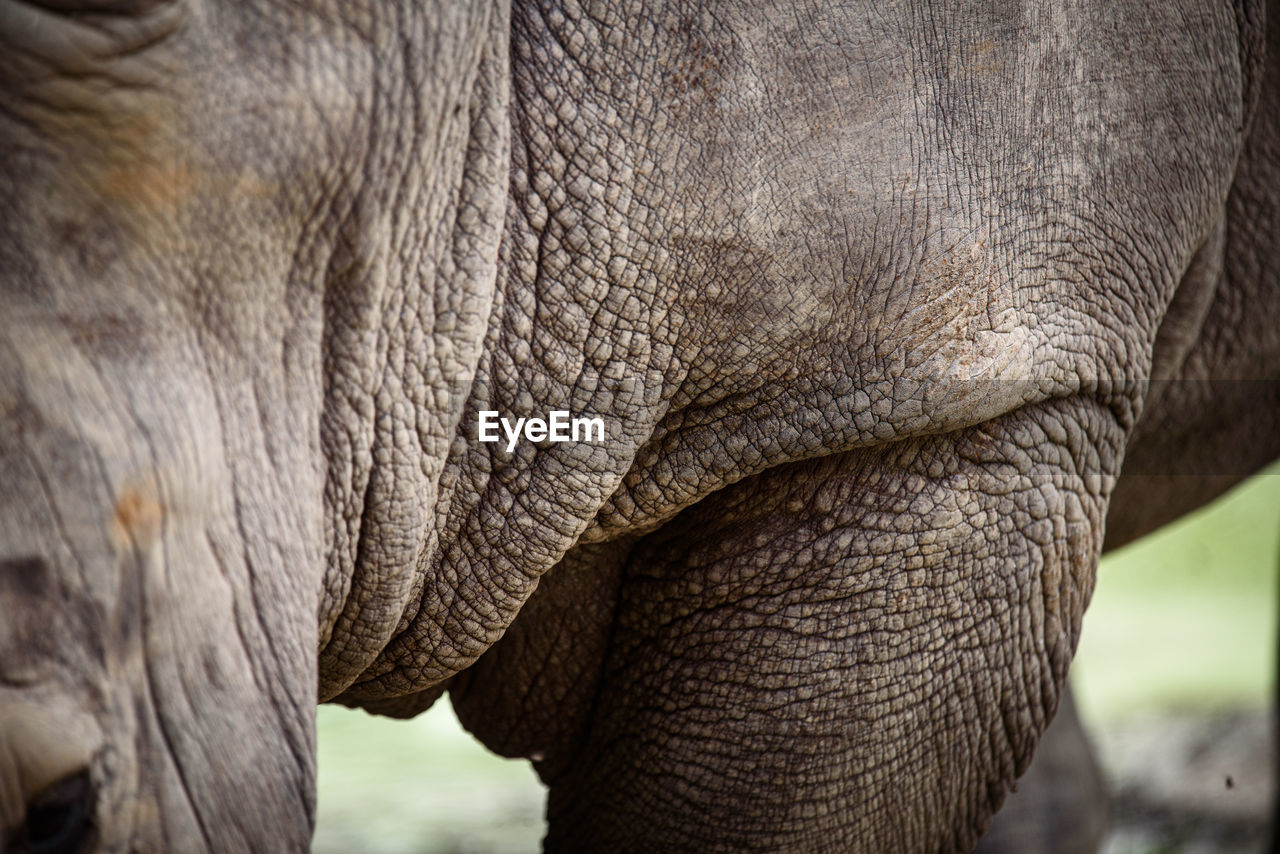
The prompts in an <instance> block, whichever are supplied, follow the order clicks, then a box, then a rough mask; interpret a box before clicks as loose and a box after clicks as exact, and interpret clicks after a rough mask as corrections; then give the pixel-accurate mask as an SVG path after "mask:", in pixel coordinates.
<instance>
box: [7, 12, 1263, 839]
mask: <svg viewBox="0 0 1280 854" xmlns="http://www.w3.org/2000/svg"><path fill="white" fill-rule="evenodd" d="M94 6H98V7H100V11H99V12H98V13H89V14H85V13H84V12H83V10H84V9H86V8H88V9H92V8H93V7H94ZM1050 6H1051V7H1052V8H1050ZM1273 17H1275V16H1273ZM1263 19H1264V15H1263V10H1261V9H1259V8H1255V7H1253V6H1247V7H1246V8H1235V7H1233V6H1231V5H1230V4H1228V3H1215V2H1208V3H1204V2H1192V0H1173V2H1153V3H1150V4H1140V3H1136V2H1132V3H1125V2H1122V3H1119V4H1117V3H1114V2H1108V3H1102V2H1098V0H1078V2H1068V3H1065V4H1049V5H1043V4H1038V3H1037V4H1029V7H1028V8H1022V7H1021V6H1020V5H1019V4H1016V3H1004V2H992V3H988V4H978V5H974V4H959V3H956V4H952V5H945V4H934V5H922V4H919V3H916V2H900V3H899V2H893V0H890V2H888V3H877V4H871V5H861V4H858V5H850V6H848V7H843V8H828V4H825V3H823V4H812V5H810V4H807V3H802V4H800V5H799V6H794V5H793V4H792V3H790V2H787V3H781V2H779V3H777V4H774V3H770V2H745V0H744V2H729V3H718V4H714V5H713V6H711V5H709V6H708V8H705V9H695V8H692V6H690V5H687V4H672V8H671V9H669V10H666V9H661V8H658V7H657V4H648V7H647V8H646V7H644V6H642V5H638V4H627V3H621V2H613V3H600V4H586V5H584V6H579V5H576V4H575V5H571V6H567V7H565V8H563V9H561V8H556V7H550V6H547V7H543V6H537V7H535V6H534V5H533V4H520V6H519V7H518V8H512V9H508V8H505V7H504V6H502V5H500V4H497V3H491V2H487V0H486V2H475V3H472V4H465V3H461V2H456V3H455V2H450V3H439V4H432V3H422V4H413V5H410V4H404V5H403V6H400V5H396V4H387V3H375V2H371V0H344V2H342V3H338V2H328V3H326V2H306V1H305V0H303V2H295V3H289V4H285V3H274V2H269V0H245V2H244V3H239V4H214V3H205V2H201V0H174V2H164V0H159V2H156V0H118V2H109V0H100V2H96V3H95V2H94V0H83V2H75V0H39V2H37V1H36V0H0V151H2V152H3V156H2V157H0V327H2V329H3V331H2V332H0V482H2V483H3V490H0V493H2V494H0V560H2V561H3V563H2V564H0V608H2V609H3V615H4V619H3V621H2V622H0V828H2V830H3V834H4V838H7V839H8V840H9V842H10V845H11V847H13V848H14V849H15V850H20V845H21V844H24V843H23V842H22V840H23V839H24V838H26V837H27V836H29V835H30V834H31V833H32V832H34V831H32V829H31V828H30V827H24V822H27V821H28V818H27V816H28V808H27V804H28V802H29V801H34V802H35V804H36V808H37V813H38V814H39V815H41V816H46V817H47V816H48V814H49V812H50V810H56V809H58V808H63V809H65V810H67V811H68V812H70V811H72V809H73V808H75V807H78V806H83V808H84V809H85V810H86V811H87V812H86V815H88V816H89V817H90V818H89V820H88V821H86V822H84V823H82V824H81V825H79V829H77V828H76V827H72V828H71V829H70V830H69V831H68V834H70V835H69V836H68V839H70V840H71V841H72V842H75V841H76V837H77V835H79V834H80V833H81V832H83V833H84V835H85V837H86V838H85V840H84V841H85V843H86V844H88V843H90V842H92V843H96V844H97V845H98V846H99V847H100V848H101V849H102V850H111V851H116V850H138V851H178V850H181V851H194V850H199V849H201V848H207V849H209V850H214V851H240V850H258V851H264V850H283V849H289V848H295V849H297V848H303V847H304V846H305V845H306V844H307V840H308V838H309V834H310V831H311V824H312V819H313V814H314V794H313V782H314V776H315V760H314V753H313V741H314V718H313V710H314V704H315V701H316V699H317V696H318V698H319V699H320V700H332V699H336V700H338V701H340V702H343V703H348V704H354V705H363V706H365V707H366V708H370V709H373V710H377V711H382V712H387V713H393V714H404V715H407V714H413V713H415V712H417V711H419V710H421V709H423V708H425V707H426V706H428V705H429V704H430V703H431V702H432V701H433V700H434V699H435V698H436V697H437V696H438V695H439V694H440V693H442V692H443V690H445V689H446V687H449V688H451V690H452V691H453V696H454V700H455V703H456V705H457V708H458V710H459V713H460V715H461V716H462V718H463V720H464V722H466V724H467V725H468V726H469V727H471V728H472V730H473V731H474V732H476V733H477V734H478V735H479V736H480V737H481V738H482V739H483V740H484V741H485V743H486V744H488V745H489V746H490V747H492V748H494V749H496V750H498V751H500V752H502V753H506V754H509V755H522V756H531V757H535V758H536V759H537V768H538V770H539V772H540V773H541V774H542V776H543V778H544V779H545V780H547V781H548V782H549V783H550V785H551V795H550V802H549V808H548V809H549V818H550V831H549V835H548V838H547V842H546V844H547V847H548V848H549V849H550V850H554V851H568V850H592V851H598V850H610V849H611V848H613V849H619V850H655V851H667V850H688V849H696V850H702V851H739V850H743V849H745V848H748V847H750V848H756V849H762V850H790V851H827V850H839V851H848V850H855V851H964V850H967V849H969V848H970V847H972V845H973V844H974V842H975V841H976V839H977V837H978V835H979V833H980V832H981V830H982V829H983V827H984V826H985V825H986V823H987V821H988V819H989V817H990V815H991V814H992V812H993V811H994V810H995V809H996V807H997V806H998V805H999V804H1000V802H1001V801H1002V799H1003V798H1004V795H1005V792H1006V791H1007V790H1008V788H1009V786H1010V784H1011V783H1012V782H1013V780H1014V778H1015V777H1016V776H1017V774H1018V773H1019V771H1021V770H1022V769H1023V768H1024V767H1025V766H1026V764H1027V763H1028V761H1029V759H1030V756H1031V753H1032V749H1033V747H1034V745H1035V743H1036V741H1037V738H1038V737H1039V734H1040V733H1041V731H1042V730H1043V729H1044V728H1045V726H1046V724H1047V722H1048V721H1049V720H1050V718H1051V716H1052V715H1053V713H1054V709H1055V707H1056V705H1057V703H1058V697H1059V692H1060V688H1061V686H1062V684H1063V680H1064V677H1065V674H1066V669H1067V665H1068V662H1069V660H1070V658H1071V653H1072V650H1073V649H1074V647H1075V643H1076V637H1077V633H1078V629H1079V625H1080V617H1081V614H1082V612H1083V609H1084V607H1085V604H1086V602H1087V601H1088V598H1089V593H1090V590H1091V587H1092V578H1093V571H1094V566H1095V561H1096V558H1097V555H1098V553H1099V551H1100V549H1101V548H1102V545H1103V536H1104V533H1103V532H1104V518H1105V517H1107V514H1108V506H1109V505H1111V506H1112V511H1113V512H1112V513H1111V517H1110V518H1111V522H1110V524H1109V526H1108V528H1107V530H1108V536H1120V537H1122V538H1123V537H1125V536H1132V535H1135V534H1136V533H1137V532H1139V531H1141V530H1145V529H1147V528H1149V527H1151V526H1153V525H1154V524H1157V523H1158V521H1159V520H1161V519H1163V518H1165V517H1168V516H1172V515H1176V514H1177V513H1178V512H1181V511H1182V510H1184V509H1186V508H1187V507H1190V506H1194V505H1195V504H1197V503H1199V502H1200V501H1202V500H1204V498H1205V497H1206V496H1207V495H1209V494H1212V493H1213V492H1215V491H1220V490H1221V489H1222V488H1224V487H1225V485H1226V483H1227V482H1230V481H1231V480H1233V479H1235V478H1237V477H1239V476H1240V475H1242V474H1243V473H1245V472H1247V471H1250V470H1252V469H1253V468H1255V467H1257V466H1258V465H1260V464H1262V463H1263V462H1264V461H1266V460H1268V459H1270V458H1272V457H1274V456H1276V455H1277V452H1278V451H1280V449H1278V448H1277V446H1276V443H1277V436H1276V431H1275V430H1270V431H1268V430H1265V429H1261V425H1266V424H1270V425H1272V426H1274V425H1275V423H1276V420H1275V419H1276V411H1277V408H1280V407H1278V406H1277V400H1276V393H1275V388H1276V386H1275V383H1274V381H1275V379H1276V372H1277V365H1278V364H1280V342H1278V340H1277V331H1276V330H1277V323H1276V317H1277V312H1276V311H1275V308H1276V304H1275V303H1276V297H1275V293H1276V286H1277V261H1276V258H1277V251H1276V246H1277V235H1276V229H1277V223H1278V222H1280V212H1277V209H1276V203H1275V198H1274V195H1273V193H1272V189H1273V188H1274V186H1275V183H1274V179H1275V177H1276V175H1277V166H1276V145H1277V142H1276V140H1277V114H1278V113H1280V110H1278V109H1277V97H1276V93H1277V83H1278V82H1280V81H1278V80H1277V79H1276V75H1275V72H1274V70H1272V69H1273V68H1274V66H1265V70H1264V63H1263V61H1262V57H1263V51H1262V42H1263V39H1262V32H1263V30H1262V27H1263ZM1259 99H1261V106H1259V107H1257V109H1255V105H1257V104H1258V103H1259ZM1152 378H1155V379H1176V380H1207V379H1219V380H1246V379H1248V380H1258V381H1262V382H1258V383H1253V384H1242V383H1232V382H1226V383H1200V382H1181V383H1176V384H1174V385H1170V386H1168V387H1165V386H1161V385H1150V384H1148V382H1147V380H1149V379H1152ZM481 409H495V410H499V411H501V412H503V413H504V414H508V415H511V416H530V415H542V414H544V413H545V412H546V411H547V410H550V409H569V410H571V411H573V412H574V413H575V414H579V415H596V416H600V417H602V418H604V419H605V421H606V424H607V429H608V436H607V441H606V442H604V443H603V444H596V445H591V444H583V443H579V444H546V443H544V444H542V445H540V446H537V445H533V444H523V445H521V446H519V447H518V448H517V449H516V450H515V451H514V452H513V453H507V452H506V451H505V450H503V448H502V446H501V445H494V444H481V443H479V442H477V441H476V420H477V412H478V410H481ZM1152 413H1157V414H1158V417H1157V416H1156V415H1153V414H1152ZM1206 428H1211V435H1201V434H1202V433H1204V431H1205V430H1206ZM1127 445H1128V446H1132V448H1131V450H1130V452H1129V454H1128V456H1129V458H1130V461H1131V462H1132V461H1133V460H1146V464H1147V465H1148V467H1149V468H1150V470H1151V471H1152V472H1156V473H1155V474H1153V475H1152V477H1160V478H1164V477H1171V475H1167V474H1161V473H1160V472H1165V471H1166V469H1165V468H1161V467H1162V466H1166V465H1167V461H1168V460H1170V459H1173V458H1175V455H1176V454H1183V453H1184V452H1187V451H1188V450H1190V452H1191V455H1190V456H1189V457H1187V458H1188V459H1192V460H1193V461H1194V464H1193V465H1192V464H1189V465H1192V468H1193V469H1195V473H1196V474H1214V475H1223V476H1219V477H1203V478H1201V477H1183V478H1182V479H1181V480H1179V481H1178V482H1179V483H1181V484H1183V487H1182V488H1180V489H1179V490H1176V492H1177V495H1178V496H1182V497H1173V495H1172V494H1171V493H1173V492H1174V491H1175V490H1173V489H1166V490H1164V491H1163V492H1162V494H1161V496H1160V499H1159V500H1157V501H1155V502H1154V503H1153V504H1151V505H1148V506H1144V507H1136V506H1133V505H1136V504H1137V501H1136V498H1130V497H1129V496H1139V495H1144V494H1146V492H1147V490H1148V487H1146V486H1140V487H1136V488H1135V489H1134V490H1133V491H1131V492H1129V493H1127V494H1126V486H1125V485H1124V482H1123V481H1121V482H1120V484H1119V485H1117V482H1116V476H1117V475H1118V473H1119V471H1120V466H1121V462H1122V460H1123V459H1124V458H1125V456H1126V446H1127ZM1148 449H1150V450H1148ZM1215 454H1220V455H1221V456H1215ZM1196 467H1200V468H1196ZM1164 493H1170V494H1168V495H1166V494H1164ZM1116 531H1120V532H1121V533H1120V534H1118V535H1117V534H1116ZM535 591H536V593H535ZM522 606H523V610H521V609H522ZM517 613H518V614H519V616H518V618H517ZM500 638H501V639H502V640H501V642H499V639H500ZM451 680H452V681H451ZM423 773H430V769H423ZM59 781H62V783H61V785H55V784H57V783H58V782H59ZM51 787H52V789H51ZM41 793H43V796H42V794H41ZM40 810H43V812H39V811H40ZM72 824H74V822H72Z"/></svg>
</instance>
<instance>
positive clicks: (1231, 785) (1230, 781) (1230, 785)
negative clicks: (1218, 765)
mask: <svg viewBox="0 0 1280 854" xmlns="http://www.w3.org/2000/svg"><path fill="white" fill-rule="evenodd" d="M1235 787H1236V781H1235V780H1233V779H1231V775H1230V774H1228V775H1227V788H1228V789H1234V788H1235Z"/></svg>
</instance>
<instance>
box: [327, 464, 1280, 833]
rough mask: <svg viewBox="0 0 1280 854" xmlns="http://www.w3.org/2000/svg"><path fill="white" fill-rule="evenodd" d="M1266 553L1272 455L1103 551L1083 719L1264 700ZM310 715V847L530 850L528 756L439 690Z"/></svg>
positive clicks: (1274, 551) (1267, 668) (1086, 651)
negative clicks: (375, 710)
mask: <svg viewBox="0 0 1280 854" xmlns="http://www.w3.org/2000/svg"><path fill="white" fill-rule="evenodd" d="M1278 564H1280V465H1276V466H1272V467H1271V468H1270V469H1269V470H1268V471H1267V472H1266V473H1264V474H1261V475H1258V476H1256V477H1254V478H1252V479H1251V480H1250V481H1248V482H1247V483H1245V484H1244V485H1242V486H1241V487H1239V488H1237V489H1236V490H1234V491H1233V492H1231V493H1229V494H1228V495H1226V496H1224V497H1223V498H1222V499H1220V500H1219V501H1217V502H1215V503H1214V504H1212V505H1210V506H1209V507H1207V508H1203V509H1201V510H1200V511H1197V512H1196V513H1193V514H1191V515H1190V516H1188V517H1186V518H1184V519H1182V520H1180V521H1178V522H1176V523H1174V524H1173V525H1170V526H1168V527H1166V528H1165V529H1164V530H1162V531H1160V532H1159V533H1157V534H1155V535H1153V536H1151V537H1147V538H1145V539H1143V540H1141V541H1139V542H1137V543H1134V544H1132V545H1130V546H1128V547H1126V548H1124V549H1122V550H1120V551H1118V552H1115V553H1113V554H1110V555H1108V556H1107V557H1106V558H1105V559H1104V560H1103V562H1102V565H1101V567H1100V568H1099V572H1098V584H1097V589H1096V591H1095V593H1094V598H1093V601H1092V603H1091V605H1090V607H1089V611H1088V613H1087V614H1086V616H1085V621H1084V633H1083V637H1082V640H1081V643H1080V648H1079V650H1078V652H1077V656H1076V663H1075V665H1074V667H1073V670H1072V679H1073V681H1074V684H1075V689H1076V694H1077V699H1078V701H1079V703H1080V708H1081V713H1082V715H1083V716H1084V717H1085V720H1086V722H1088V723H1091V724H1093V725H1095V726H1096V725H1098V724H1104V725H1105V723H1106V722H1108V721H1114V720H1118V719H1122V718H1124V717H1126V716H1129V715H1133V714H1137V713H1140V712H1144V711H1151V710H1153V709H1175V708H1176V709H1186V708H1200V709H1211V708H1219V709H1221V708H1239V707H1242V706H1244V707H1262V706H1265V705H1266V704H1268V703H1270V702H1271V696H1272V674H1273V673H1274V672H1275V661H1274V656H1275V650H1276V641H1275V638H1276V633H1275V625H1274V621H1275V614H1276V607H1275V605H1276V601H1277V595H1276V583H1277V575H1280V572H1278V570H1277V566H1278ZM318 727H319V815H318V821H317V828H316V837H315V844H314V849H313V850H315V851H316V852H318V854H338V852H343V854H446V853H447V852H452V854H463V852H475V854H518V852H533V851H537V850H538V842H539V840H540V838H541V836H542V833H543V831H544V826H543V822H542V809H543V800H544V796H545V790H544V789H543V788H542V786H541V785H540V784H539V782H538V780H537V777H536V776H535V775H534V773H533V770H532V768H531V767H530V765H529V763H528V762H523V761H512V760H504V759H501V758H499V757H497V756H495V755H493V754H491V753H489V752H488V751H487V750H485V749H484V748H483V747H482V746H481V745H480V744H479V743H478V742H476V741H475V739H473V738H472V737H471V736H470V735H468V734H467V733H466V732H465V731H463V730H462V729H461V727H460V726H459V725H458V724H457V721H456V719H455V718H454V716H453V712H452V710H451V709H450V708H449V705H448V701H447V700H442V701H440V702H438V703H437V704H436V705H435V707H433V708H432V709H431V710H430V711H429V712H427V713H426V714H424V715H421V716H419V717H418V718H415V719H414V720H412V721H393V720H389V719H385V718H375V717H373V716H370V715H367V714H365V713H363V712H358V711H352V710H349V709H344V708H340V707H336V706H324V707H322V708H321V709H320V711H319V724H318Z"/></svg>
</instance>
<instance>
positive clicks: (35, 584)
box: [0, 555, 50, 601]
mask: <svg viewBox="0 0 1280 854" xmlns="http://www.w3.org/2000/svg"><path fill="white" fill-rule="evenodd" d="M0 590H2V591H4V598H5V600H6V601H7V600H10V599H17V598H27V599H45V598H47V597H48V596H49V590H50V583H49V566H48V564H47V563H45V561H44V559H43V558H40V557H37V556H35V555H28V556H25V557H18V558H9V559H7V560H0Z"/></svg>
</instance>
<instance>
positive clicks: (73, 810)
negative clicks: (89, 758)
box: [14, 771, 94, 854]
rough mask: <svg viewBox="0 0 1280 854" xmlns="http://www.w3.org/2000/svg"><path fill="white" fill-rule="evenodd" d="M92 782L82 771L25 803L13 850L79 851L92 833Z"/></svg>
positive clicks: (27, 853)
mask: <svg viewBox="0 0 1280 854" xmlns="http://www.w3.org/2000/svg"><path fill="white" fill-rule="evenodd" d="M93 800H94V793H93V783H92V781H91V780H90V779H89V772H88V771H82V772H80V773H79V774H75V775H73V776H71V777H67V778H66V779H64V780H62V781H61V782H59V783H55V784H54V785H52V786H50V787H49V788H48V789H45V790H44V791H43V792H41V793H40V794H39V795H37V796H36V797H35V798H33V799H32V801H31V803H29V804H28V805H27V820H26V822H25V823H24V824H23V826H22V829H21V830H20V831H19V835H18V839H17V840H16V842H17V845H15V846H14V847H15V849H16V850H17V851H20V852H23V854H81V852H84V851H87V850H88V849H89V844H90V842H91V841H92V840H91V837H92V836H93Z"/></svg>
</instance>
